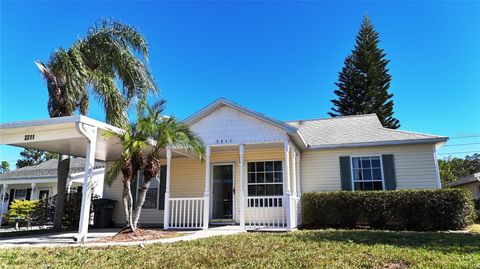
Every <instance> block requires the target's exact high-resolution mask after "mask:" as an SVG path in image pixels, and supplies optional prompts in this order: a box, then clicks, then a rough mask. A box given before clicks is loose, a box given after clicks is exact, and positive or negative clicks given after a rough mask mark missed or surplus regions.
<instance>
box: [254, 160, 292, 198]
mask: <svg viewBox="0 0 480 269" xmlns="http://www.w3.org/2000/svg"><path fill="white" fill-rule="evenodd" d="M282 171H283V165H282V161H265V162H248V164H247V177H248V181H247V185H248V196H274V195H283V173H282Z"/></svg>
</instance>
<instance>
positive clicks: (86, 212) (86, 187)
mask: <svg viewBox="0 0 480 269" xmlns="http://www.w3.org/2000/svg"><path fill="white" fill-rule="evenodd" d="M83 128H84V129H83V130H82V131H83V132H84V134H85V135H86V136H87V139H88V144H87V154H86V158H85V175H84V178H83V188H82V205H81V208H80V223H79V225H78V235H77V242H81V243H85V242H86V241H87V233H88V223H89V219H90V197H91V195H92V189H91V184H90V182H91V180H92V177H93V168H94V167H95V150H96V147H97V128H96V127H89V126H86V125H83ZM80 129H82V127H80Z"/></svg>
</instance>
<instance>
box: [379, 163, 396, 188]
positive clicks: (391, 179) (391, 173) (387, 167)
mask: <svg viewBox="0 0 480 269" xmlns="http://www.w3.org/2000/svg"><path fill="white" fill-rule="evenodd" d="M382 163H383V179H384V180H385V190H396V189H397V179H396V177H395V162H394V160H393V154H385V155H382Z"/></svg>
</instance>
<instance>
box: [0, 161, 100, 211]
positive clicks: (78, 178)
mask: <svg viewBox="0 0 480 269" xmlns="http://www.w3.org/2000/svg"><path fill="white" fill-rule="evenodd" d="M57 165H58V159H51V160H48V161H45V162H43V163H40V164H38V165H32V166H26V167H22V168H19V169H16V170H13V171H10V172H6V173H3V174H0V190H1V192H0V197H3V203H2V205H0V206H3V207H1V208H0V215H3V214H6V213H8V207H9V205H10V204H11V203H12V201H14V200H17V199H25V200H37V199H48V198H49V197H51V196H54V195H56V194H57ZM84 168H85V159H84V158H71V159H70V174H69V176H68V179H67V192H68V193H70V192H81V188H82V183H83V178H84V174H85V172H84ZM104 170H105V165H104V163H102V162H97V163H96V164H95V170H94V177H99V178H100V179H101V180H96V181H95V182H98V183H99V184H102V185H99V186H95V190H96V192H95V191H94V193H96V194H98V195H102V192H103V174H104Z"/></svg>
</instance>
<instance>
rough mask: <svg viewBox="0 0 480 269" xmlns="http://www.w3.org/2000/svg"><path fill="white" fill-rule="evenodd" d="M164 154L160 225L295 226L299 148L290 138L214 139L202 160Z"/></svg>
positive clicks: (174, 152) (170, 152)
mask: <svg viewBox="0 0 480 269" xmlns="http://www.w3.org/2000/svg"><path fill="white" fill-rule="evenodd" d="M179 153H180V152H179V151H178V150H174V149H167V150H166V153H165V164H166V167H165V169H166V179H165V183H166V184H165V185H166V186H165V203H164V211H163V225H164V229H181V230H186V229H208V227H209V226H211V225H216V224H233V225H239V227H240V228H241V229H243V230H278V231H289V230H292V229H295V228H296V227H297V224H298V222H299V216H300V212H299V208H300V198H299V197H300V180H299V174H300V173H299V166H300V165H299V164H300V162H299V159H300V153H299V150H298V149H297V148H296V147H295V145H294V144H293V143H290V141H272V142H262V143H250V144H238V145H235V144H214V145H208V146H207V148H206V156H205V161H204V162H203V163H201V162H199V161H197V160H193V159H191V158H188V157H185V156H184V155H183V156H182V155H181V154H179Z"/></svg>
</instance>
